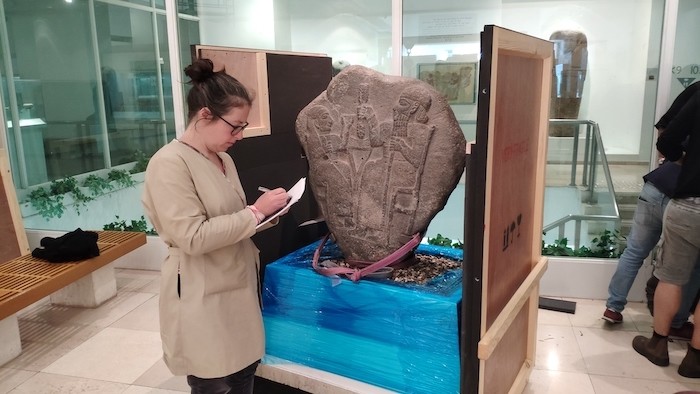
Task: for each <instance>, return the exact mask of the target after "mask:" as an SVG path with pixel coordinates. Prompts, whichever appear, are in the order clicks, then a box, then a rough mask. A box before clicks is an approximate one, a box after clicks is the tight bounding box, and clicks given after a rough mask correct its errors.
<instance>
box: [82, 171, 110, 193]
mask: <svg viewBox="0 0 700 394" xmlns="http://www.w3.org/2000/svg"><path fill="white" fill-rule="evenodd" d="M83 187H87V188H88V190H90V194H92V195H93V196H99V195H102V194H105V193H106V192H108V191H111V190H113V189H114V186H113V185H112V184H111V183H109V181H108V180H107V179H105V178H102V177H99V176H97V175H95V174H92V175H89V176H88V177H87V178H85V180H84V181H83Z"/></svg>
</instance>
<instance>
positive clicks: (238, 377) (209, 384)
mask: <svg viewBox="0 0 700 394" xmlns="http://www.w3.org/2000/svg"><path fill="white" fill-rule="evenodd" d="M259 363H260V361H256V362H254V363H252V364H250V365H249V366H247V367H245V368H243V369H242V370H240V371H238V372H236V373H233V374H231V375H228V376H224V377H223V378H212V379H204V378H198V377H196V376H194V375H187V384H189V385H190V387H191V388H192V391H191V393H192V394H253V381H254V379H255V370H256V369H257V368H258V364H259Z"/></svg>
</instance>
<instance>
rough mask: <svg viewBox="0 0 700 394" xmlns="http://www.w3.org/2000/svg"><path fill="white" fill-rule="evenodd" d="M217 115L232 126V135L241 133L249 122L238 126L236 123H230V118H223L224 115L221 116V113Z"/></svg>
mask: <svg viewBox="0 0 700 394" xmlns="http://www.w3.org/2000/svg"><path fill="white" fill-rule="evenodd" d="M216 117H217V118H219V119H221V120H223V121H224V123H226V124H227V125H229V126H231V135H232V136H234V135H236V134H238V133H240V132H241V131H243V130H245V128H246V127H248V122H245V123H243V124H241V125H238V126H236V125H233V124H231V123H229V121H228V120H226V119H224V118H222V117H221V116H219V115H216Z"/></svg>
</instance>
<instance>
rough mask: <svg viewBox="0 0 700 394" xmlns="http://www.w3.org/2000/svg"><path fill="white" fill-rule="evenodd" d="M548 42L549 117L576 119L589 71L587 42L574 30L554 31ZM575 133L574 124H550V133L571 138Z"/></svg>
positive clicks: (576, 127) (582, 35) (576, 128)
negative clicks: (551, 47) (550, 55)
mask: <svg viewBox="0 0 700 394" xmlns="http://www.w3.org/2000/svg"><path fill="white" fill-rule="evenodd" d="M549 40H550V41H552V42H553V43H554V69H553V70H552V72H553V74H552V101H551V109H550V113H551V114H550V117H551V118H554V119H578V114H579V109H580V108H581V99H582V97H583V83H584V81H585V80H586V72H587V69H588V40H587V39H586V35H585V34H583V33H581V32H580V31H573V30H564V31H555V32H554V33H552V35H551V36H550V37H549ZM577 130H578V126H574V125H552V126H550V128H549V134H550V135H552V136H555V137H572V136H574V135H576V131H577Z"/></svg>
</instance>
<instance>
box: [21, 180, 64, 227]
mask: <svg viewBox="0 0 700 394" xmlns="http://www.w3.org/2000/svg"><path fill="white" fill-rule="evenodd" d="M26 205H27V206H29V205H31V206H32V208H34V209H36V210H37V211H39V214H40V215H41V216H42V217H43V218H45V219H46V220H47V221H48V220H49V219H50V218H54V217H57V218H60V217H61V216H63V212H64V211H65V206H64V205H63V194H59V195H52V194H51V193H50V192H49V191H48V190H47V189H46V188H44V187H40V188H37V189H34V190H32V192H31V193H29V197H28V199H27V202H26Z"/></svg>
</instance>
